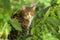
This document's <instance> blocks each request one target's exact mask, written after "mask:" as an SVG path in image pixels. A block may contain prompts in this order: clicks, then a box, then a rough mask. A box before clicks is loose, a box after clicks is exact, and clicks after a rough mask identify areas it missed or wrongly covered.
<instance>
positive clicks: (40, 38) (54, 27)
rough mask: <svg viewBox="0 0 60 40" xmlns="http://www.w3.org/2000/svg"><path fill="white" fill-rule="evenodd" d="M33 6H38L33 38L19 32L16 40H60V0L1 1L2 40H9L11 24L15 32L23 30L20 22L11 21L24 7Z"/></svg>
mask: <svg viewBox="0 0 60 40" xmlns="http://www.w3.org/2000/svg"><path fill="white" fill-rule="evenodd" d="M31 4H34V5H36V11H35V18H34V19H33V21H32V24H31V32H30V33H31V34H32V37H25V36H22V35H21V33H20V32H19V33H18V36H17V38H16V40H21V38H23V39H22V40H60V0H0V39H4V38H5V39H6V40H7V37H8V35H10V31H12V29H13V28H12V27H11V25H10V24H9V23H11V24H12V25H13V27H14V28H15V30H18V31H21V30H22V29H21V26H20V25H19V23H18V21H17V20H16V19H11V16H12V14H15V13H16V12H17V11H20V10H21V7H22V6H23V5H26V6H30V5H31ZM9 40H10V39H9ZM13 40H14V39H13Z"/></svg>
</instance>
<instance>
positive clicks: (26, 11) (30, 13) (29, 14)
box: [22, 6, 36, 19]
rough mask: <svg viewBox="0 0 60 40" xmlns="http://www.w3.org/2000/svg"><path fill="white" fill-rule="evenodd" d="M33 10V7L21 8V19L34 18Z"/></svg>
mask: <svg viewBox="0 0 60 40" xmlns="http://www.w3.org/2000/svg"><path fill="white" fill-rule="evenodd" d="M35 8H36V7H35V6H32V7H26V6H22V11H23V17H24V18H25V19H31V18H32V17H33V16H34V11H35Z"/></svg>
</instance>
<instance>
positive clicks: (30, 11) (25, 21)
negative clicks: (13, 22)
mask: <svg viewBox="0 0 60 40" xmlns="http://www.w3.org/2000/svg"><path fill="white" fill-rule="evenodd" d="M35 8H36V7H35V6H32V7H26V6H22V10H21V11H20V12H19V13H18V14H14V15H13V16H12V18H16V19H17V20H18V22H19V23H20V24H21V27H22V33H23V34H24V35H26V36H27V35H29V29H30V25H31V22H32V19H33V18H34V15H35V14H34V11H35Z"/></svg>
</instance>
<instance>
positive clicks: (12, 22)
mask: <svg viewBox="0 0 60 40" xmlns="http://www.w3.org/2000/svg"><path fill="white" fill-rule="evenodd" d="M10 23H11V25H12V26H13V27H14V28H15V29H16V30H18V31H21V30H22V29H21V26H20V23H19V22H18V21H17V19H13V20H10Z"/></svg>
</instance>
